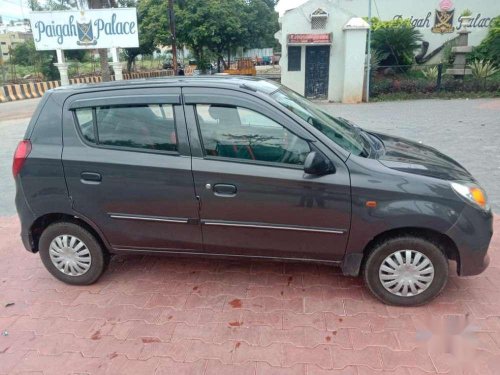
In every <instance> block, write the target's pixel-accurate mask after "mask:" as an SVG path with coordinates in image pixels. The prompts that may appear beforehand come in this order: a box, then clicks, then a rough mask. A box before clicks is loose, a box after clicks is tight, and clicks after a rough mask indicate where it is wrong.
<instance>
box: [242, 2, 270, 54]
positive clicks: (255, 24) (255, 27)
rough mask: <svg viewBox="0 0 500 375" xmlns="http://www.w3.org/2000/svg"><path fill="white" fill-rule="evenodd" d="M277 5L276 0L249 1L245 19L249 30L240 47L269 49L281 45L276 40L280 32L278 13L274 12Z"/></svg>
mask: <svg viewBox="0 0 500 375" xmlns="http://www.w3.org/2000/svg"><path fill="white" fill-rule="evenodd" d="M276 4H277V1H274V0H247V6H246V7H245V18H244V24H245V27H246V29H247V30H246V35H245V39H244V41H243V42H244V43H243V45H241V46H240V47H246V48H268V47H272V46H277V45H278V44H279V43H278V41H277V40H276V39H275V38H274V34H275V33H276V32H277V31H278V30H279V23H278V12H276V11H275V10H274V7H275V6H276Z"/></svg>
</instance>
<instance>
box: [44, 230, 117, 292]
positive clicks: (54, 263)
mask: <svg viewBox="0 0 500 375" xmlns="http://www.w3.org/2000/svg"><path fill="white" fill-rule="evenodd" d="M39 253H40V257H41V258H42V262H43V264H44V265H45V268H47V270H48V271H49V272H50V273H51V274H52V275H53V276H54V277H56V278H57V279H59V280H61V281H63V282H65V283H68V284H73V285H89V284H92V283H94V282H95V281H97V279H98V278H99V277H100V276H101V274H102V273H103V272H104V270H105V268H106V265H107V263H108V260H109V255H108V254H107V252H105V251H104V250H103V248H102V246H101V245H100V243H99V241H97V239H96V238H95V237H94V236H93V235H92V234H91V233H90V232H89V231H87V230H86V229H84V228H82V227H81V226H79V225H77V224H74V223H68V222H61V223H55V224H52V225H50V226H48V227H47V228H46V229H45V230H44V231H43V233H42V235H41V236H40V242H39Z"/></svg>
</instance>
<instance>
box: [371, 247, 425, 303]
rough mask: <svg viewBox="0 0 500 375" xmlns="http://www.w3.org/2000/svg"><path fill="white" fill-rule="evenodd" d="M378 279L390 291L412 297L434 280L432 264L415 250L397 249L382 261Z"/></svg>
mask: <svg viewBox="0 0 500 375" xmlns="http://www.w3.org/2000/svg"><path fill="white" fill-rule="evenodd" d="M379 279H380V282H381V283H382V285H383V286H384V288H385V289H386V290H387V291H389V292H390V293H392V294H394V295H397V296H401V297H413V296H416V295H418V294H420V293H422V292H423V291H425V290H427V288H429V286H430V285H431V284H432V281H433V280H434V266H433V264H432V262H431V261H430V259H429V258H428V257H427V256H425V255H424V254H422V253H421V252H420V251H417V250H398V251H395V252H394V253H392V254H391V255H389V256H388V257H387V258H385V259H384V261H383V262H382V264H381V266H380V269H379Z"/></svg>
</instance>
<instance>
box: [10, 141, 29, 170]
mask: <svg viewBox="0 0 500 375" xmlns="http://www.w3.org/2000/svg"><path fill="white" fill-rule="evenodd" d="M30 152H31V142H30V141H28V140H26V139H25V140H23V141H21V142H19V144H18V145H17V148H16V152H15V154H14V162H13V163H12V174H13V175H14V177H16V176H17V175H18V174H19V172H21V169H22V167H23V165H24V162H25V161H26V158H27V157H28V155H29V154H30Z"/></svg>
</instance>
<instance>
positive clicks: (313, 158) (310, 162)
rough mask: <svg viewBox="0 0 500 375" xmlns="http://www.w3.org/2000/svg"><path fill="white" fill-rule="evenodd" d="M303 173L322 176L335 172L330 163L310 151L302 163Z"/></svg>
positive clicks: (317, 153)
mask: <svg viewBox="0 0 500 375" xmlns="http://www.w3.org/2000/svg"><path fill="white" fill-rule="evenodd" d="M304 172H305V173H307V174H313V175H316V176H323V175H325V174H330V173H334V172H335V167H334V166H333V164H332V162H331V161H330V160H328V159H327V158H326V157H325V156H323V155H322V154H320V153H319V152H316V151H311V152H310V153H309V154H308V155H307V156H306V160H305V161H304Z"/></svg>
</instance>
